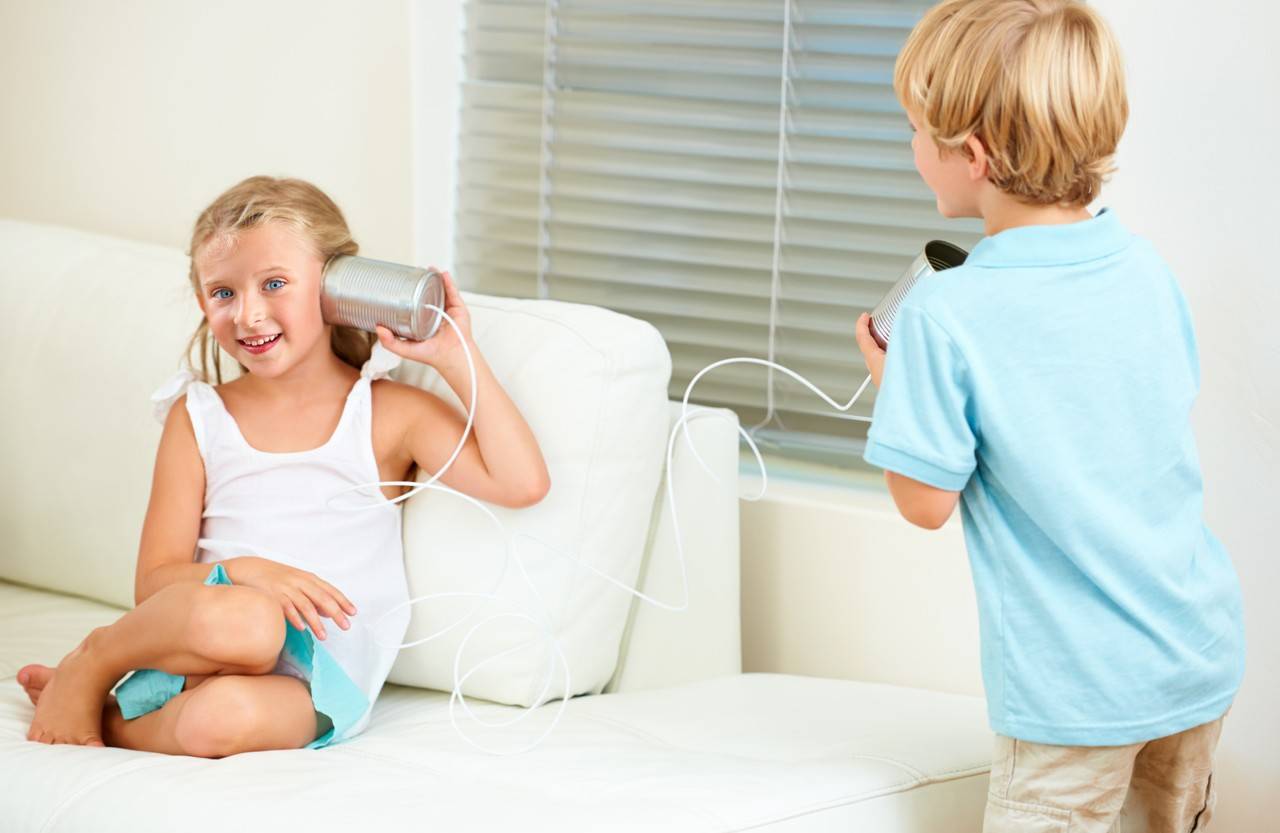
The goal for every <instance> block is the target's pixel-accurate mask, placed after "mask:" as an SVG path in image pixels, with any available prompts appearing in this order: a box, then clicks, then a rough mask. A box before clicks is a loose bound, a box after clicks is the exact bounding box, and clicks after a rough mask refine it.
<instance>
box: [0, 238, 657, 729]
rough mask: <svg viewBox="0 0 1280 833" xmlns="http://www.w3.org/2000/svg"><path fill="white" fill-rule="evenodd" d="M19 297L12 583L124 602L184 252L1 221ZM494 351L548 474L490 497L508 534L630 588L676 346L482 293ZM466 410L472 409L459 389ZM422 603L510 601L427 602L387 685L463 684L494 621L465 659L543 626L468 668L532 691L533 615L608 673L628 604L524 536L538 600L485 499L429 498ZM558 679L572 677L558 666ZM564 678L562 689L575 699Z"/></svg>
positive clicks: (416, 509)
mask: <svg viewBox="0 0 1280 833" xmlns="http://www.w3.org/2000/svg"><path fill="white" fill-rule="evenodd" d="M0 252H2V253H3V255H4V256H3V258H0V289H3V290H4V291H5V297H6V298H7V299H8V300H7V301H6V304H5V306H4V317H3V319H4V320H3V323H4V327H3V328H0V330H2V331H3V333H4V335H3V341H2V343H0V386H3V389H4V390H7V391H14V392H21V393H20V395H15V396H12V397H10V398H9V399H8V400H7V402H6V405H7V407H6V408H5V409H4V413H3V417H2V421H0V457H2V458H3V459H4V460H5V461H6V472H5V473H6V475H7V476H6V477H5V478H4V482H3V483H2V484H0V541H2V542H3V546H0V579H8V580H11V581H16V582H21V583H23V584H29V585H32V586H36V587H46V588H50V589H53V590H59V591H62V592H66V593H72V594H77V595H81V596H85V597H87V598H92V599H97V600H100V601H103V602H107V603H110V604H115V605H119V606H122V607H131V606H132V604H133V588H134V570H135V567H136V560H137V548H138V540H139V534H140V531H141V526H142V520H143V517H144V515H145V512H146V505H147V496H148V494H149V493H150V481H151V473H152V467H153V465H154V460H155V449H156V446H157V444H158V442H159V436H160V426H159V425H158V424H156V422H155V420H154V419H153V418H152V403H151V401H150V399H149V397H150V394H151V393H152V391H153V390H155V389H156V388H157V387H159V386H160V385H161V384H162V383H163V382H164V381H165V380H166V379H167V378H169V377H170V375H171V374H172V373H173V371H174V370H175V369H176V368H177V367H178V363H179V358H180V356H181V353H182V348H183V346H184V345H185V344H186V343H187V339H188V338H189V336H190V334H191V332H192V331H193V330H194V329H195V327H196V324H197V323H198V322H199V320H200V315H199V311H198V308H197V306H196V303H195V300H194V298H193V297H192V295H191V292H190V289H189V286H188V283H187V279H186V274H187V269H188V259H187V257H186V256H185V255H184V254H183V253H182V252H181V251H179V250H177V249H172V248H168V247H163V246H155V245H150V244H144V243H137V242H133V241H128V240H123V239H120V238H114V237H108V236H103V235H95V234H88V233H85V232H80V231H77V230H74V229H68V228H61V227H56V226H45V225H39V224H32V223H21V222H16V221H8V220H2V221H0ZM466 298H467V301H468V304H469V305H471V306H472V312H473V325H474V326H473V332H474V334H475V338H476V341H477V343H478V344H479V345H480V346H481V348H482V349H483V351H484V354H485V357H486V359H487V360H488V362H489V364H490V366H491V367H492V368H493V370H494V373H495V374H496V375H497V377H498V378H499V380H500V381H502V382H503V383H504V385H506V387H507V389H508V392H509V393H510V395H511V396H512V398H513V399H514V401H515V402H516V403H517V404H518V405H519V406H520V407H521V409H522V411H524V413H525V414H526V416H527V418H528V420H529V422H530V424H531V425H532V427H533V429H534V432H535V434H536V435H537V436H538V438H539V441H540V442H541V444H542V447H543V450H544V453H545V455H546V458H547V461H548V465H549V468H550V471H551V479H552V491H551V494H550V495H549V496H548V497H547V499H546V500H544V501H543V502H542V503H541V504H539V505H538V506H536V507H533V508H532V509H528V510H520V511H507V510H501V509H495V511H496V512H497V514H498V516H499V517H500V518H501V519H502V521H503V523H504V524H506V526H507V529H508V530H509V531H512V532H523V533H527V534H533V535H535V536H536V537H537V538H539V539H541V540H543V541H545V542H547V543H548V544H550V545H551V546H553V547H555V548H557V549H558V550H561V551H563V553H566V554H569V555H572V556H574V557H577V558H579V559H581V560H583V561H585V562H586V563H588V564H590V565H592V566H593V567H595V568H596V569H598V570H600V571H601V572H604V573H606V574H608V575H611V576H614V577H616V578H617V579H619V580H620V581H623V582H625V583H628V584H630V583H632V582H634V580H635V578H636V576H637V574H638V572H639V566H640V563H641V559H642V556H643V550H644V545H645V539H646V535H647V532H648V527H649V520H650V516H651V514H652V511H653V506H654V495H655V494H656V492H657V490H658V482H659V477H660V473H661V469H662V463H663V450H664V447H665V442H664V441H665V437H666V430H667V394H666V388H667V381H668V378H669V376H670V358H669V355H668V353H667V350H666V345H665V344H664V343H663V341H662V338H661V337H660V336H659V335H658V333H657V331H656V330H655V329H654V328H653V327H652V326H650V325H649V324H647V323H644V322H642V321H639V320H637V319H633V318H628V317H626V316H623V315H619V314H617V313H613V312H609V311H607V310H603V309H600V308H596V307H587V306H581V305H574V304H564V303H558V302H553V301H513V300H507V299H499V298H487V297H484V296H478V295H467V296H466ZM396 377H397V378H399V379H401V380H402V381H406V382H408V383H411V384H420V385H422V386H423V387H426V388H429V389H432V390H434V391H436V392H437V393H441V394H442V395H446V396H447V397H448V398H451V399H452V393H451V392H449V391H447V390H445V389H444V386H443V383H442V382H441V381H440V380H439V377H438V376H437V374H435V372H434V371H433V370H431V369H430V368H427V367H425V366H424V365H418V364H415V363H405V364H404V365H403V366H402V367H401V368H399V369H398V371H397V373H396ZM454 401H456V400H454ZM405 507H406V508H405V526H404V530H405V554H406V569H407V572H408V576H409V584H410V587H409V589H410V593H411V595H413V596H415V597H416V596H421V595H425V594H431V593H437V592H442V591H443V592H454V593H458V592H462V593H466V592H488V591H494V590H496V594H497V595H498V596H499V597H500V601H496V602H479V601H477V600H475V599H472V598H464V599H461V600H458V599H452V600H450V599H437V600H434V601H427V602H422V603H420V604H417V605H415V607H414V609H413V622H412V624H411V626H410V632H409V634H408V636H407V637H406V640H405V641H406V642H413V641H416V640H420V639H422V638H423V637H426V636H429V635H431V634H434V633H438V632H440V631H441V630H443V629H444V628H447V626H448V625H450V624H452V623H455V622H460V620H461V619H462V617H463V616H464V614H468V613H469V614H471V616H470V617H469V618H467V620H466V621H465V622H461V624H460V626H459V627H456V628H454V629H453V630H452V631H450V632H449V633H447V634H445V635H443V636H442V637H441V638H439V639H435V640H433V641H431V642H428V643H426V644H422V645H419V646H416V647H412V648H406V649H404V650H403V651H402V652H401V654H400V656H399V658H398V660H397V663H396V665H395V667H394V668H393V670H392V674H391V677H390V679H391V680H392V681H393V682H400V683H404V684H412V685H422V686H432V687H436V688H442V689H449V688H451V687H452V685H453V670H454V658H455V654H456V653H457V649H458V646H459V644H460V642H461V640H462V639H463V638H464V637H465V636H466V634H467V633H468V632H469V631H470V629H471V627H472V626H473V625H474V624H475V623H476V622H478V621H479V620H481V619H484V618H486V617H489V616H491V615H493V614H494V613H515V614H519V616H504V617H503V618H499V619H493V620H491V621H490V622H489V624H487V625H484V626H483V627H481V628H480V629H479V630H478V631H477V633H476V634H475V636H474V638H472V639H471V641H470V642H469V643H468V645H467V652H466V656H465V657H463V660H464V669H465V667H467V666H469V665H472V664H474V663H476V662H479V661H482V660H484V659H485V658H488V657H492V656H494V655H496V654H498V653H500V652H502V651H504V650H506V649H507V648H510V647H512V646H519V645H521V644H523V643H524V642H526V641H528V640H529V639H530V638H531V637H534V638H535V641H534V642H533V644H532V645H531V646H530V647H529V648H528V649H527V650H519V651H517V652H514V653H512V654H509V655H507V656H505V657H503V658H502V659H501V660H500V661H498V662H494V663H491V664H488V665H486V666H485V667H484V668H483V669H482V670H481V671H480V672H479V673H477V674H476V675H474V676H473V677H471V678H470V679H469V680H468V683H467V685H466V686H465V688H464V689H463V690H464V691H465V692H466V693H467V694H468V695H473V696H478V697H484V698H487V699H492V700H498V701H501V702H507V703H520V704H527V703H530V702H532V701H533V700H534V699H535V698H536V696H537V695H538V693H539V692H540V690H541V688H542V682H543V675H544V673H545V669H546V666H547V660H548V652H549V650H550V648H549V645H548V643H547V642H546V641H545V640H542V639H536V637H538V636H539V631H538V629H537V628H535V627H534V626H532V625H531V624H530V623H529V622H528V621H527V620H526V619H524V618H520V616H529V617H531V618H533V619H535V620H537V621H544V620H545V621H547V622H548V623H549V626H550V628H551V629H552V630H553V631H554V632H555V633H556V634H557V636H558V638H559V641H560V647H561V649H562V650H563V651H564V654H565V657H566V659H567V663H568V666H569V668H570V671H571V674H570V678H571V681H572V689H573V692H572V693H579V692H585V691H597V690H600V689H601V688H603V686H604V685H605V683H606V682H607V681H608V680H609V678H610V676H611V675H612V673H613V670H614V668H615V665H616V663H617V657H618V651H619V645H620V642H621V639H622V633H623V629H624V627H625V623H626V618H627V611H628V610H629V609H630V606H631V602H632V599H631V597H630V596H629V595H627V594H625V593H623V592H620V591H618V590H616V589H614V588H612V587H610V586H609V585H608V584H606V583H605V582H603V581H601V580H600V579H598V578H595V577H593V576H592V575H591V574H590V573H589V572H587V571H585V570H584V569H583V568H581V567H579V566H575V565H573V564H572V563H570V562H569V561H568V560H567V559H566V558H565V557H564V555H561V554H555V553H551V552H548V551H547V550H546V549H544V548H542V547H541V546H540V545H537V544H533V543H531V542H528V541H527V540H526V541H525V542H524V543H522V545H521V550H520V552H521V554H522V556H523V558H524V563H525V565H526V566H527V567H528V569H529V574H530V578H531V579H532V581H533V583H534V585H535V586H536V588H537V591H536V595H538V596H540V597H541V598H540V599H539V598H535V594H534V592H533V591H531V590H530V589H529V587H528V585H527V584H526V583H525V580H524V578H523V576H522V574H521V572H520V570H519V569H518V568H517V567H516V566H515V565H514V564H506V563H504V560H503V559H502V557H501V556H502V554H503V552H504V542H503V541H502V538H501V536H499V535H498V534H497V533H496V532H495V530H494V528H493V527H492V526H491V525H490V523H489V522H488V521H487V520H486V519H485V518H484V516H483V515H482V514H481V513H480V512H479V511H478V510H476V509H474V508H472V507H469V506H468V505H467V504H465V503H463V502H462V501H461V500H459V499H458V498H455V497H452V496H448V495H443V494H440V493H435V492H424V493H421V494H419V495H418V496H416V497H414V498H413V499H411V500H410V501H408V502H407V503H406V504H405ZM553 679H554V682H556V683H559V681H560V680H562V679H563V677H562V676H561V671H560V670H559V669H556V671H555V677H554V678H553ZM562 687H563V686H561V685H556V686H555V687H554V688H553V689H552V691H551V692H550V693H551V694H553V695H554V694H558V693H560V689H561V688H562Z"/></svg>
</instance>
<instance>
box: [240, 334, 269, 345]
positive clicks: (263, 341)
mask: <svg viewBox="0 0 1280 833" xmlns="http://www.w3.org/2000/svg"><path fill="white" fill-rule="evenodd" d="M275 339H276V336H269V337H268V338H260V339H256V340H253V341H250V340H247V339H246V340H244V343H245V344H247V345H249V346H250V347H261V346H262V345H264V344H266V343H267V342H269V341H274V340H275Z"/></svg>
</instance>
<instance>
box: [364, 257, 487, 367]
mask: <svg viewBox="0 0 1280 833" xmlns="http://www.w3.org/2000/svg"><path fill="white" fill-rule="evenodd" d="M431 268H432V269H434V268H435V267H434V266H433V267H431ZM440 275H441V278H442V279H443V281H444V311H445V312H446V313H448V315H449V317H450V318H452V319H453V320H454V322H455V323H457V325H458V329H459V330H461V331H462V335H463V336H464V337H465V338H466V340H467V346H468V347H471V346H472V344H473V342H472V341H471V313H470V312H468V311H467V306H466V304H464V303H463V302H462V293H461V292H459V291H458V287H457V286H455V285H454V283H453V276H452V275H450V274H449V273H448V272H444V271H441V272H440ZM377 330H378V341H380V342H382V346H383V347H385V348H387V349H388V350H390V351H391V352H392V353H395V354H396V355H397V356H400V357H401V358H405V359H413V360H414V361H415V362H422V363H423V364H429V365H431V366H433V367H435V368H437V369H442V368H445V367H462V366H465V364H466V358H465V356H464V355H463V352H462V346H461V344H459V342H458V334H457V333H455V332H454V330H453V327H450V326H449V322H448V321H445V320H444V319H443V318H442V319H440V326H439V327H438V328H437V329H436V334H435V335H433V336H432V337H431V338H429V339H427V340H426V341H412V340H410V339H403V338H400V337H398V336H397V335H396V334H395V333H393V332H392V331H391V330H389V329H387V328H386V327H384V326H382V325H381V324H379V325H378V327H377Z"/></svg>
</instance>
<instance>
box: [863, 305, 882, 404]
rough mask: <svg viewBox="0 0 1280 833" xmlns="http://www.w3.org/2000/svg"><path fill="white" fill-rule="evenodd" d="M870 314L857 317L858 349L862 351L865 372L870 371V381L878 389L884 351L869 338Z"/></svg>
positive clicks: (865, 313) (866, 313)
mask: <svg viewBox="0 0 1280 833" xmlns="http://www.w3.org/2000/svg"><path fill="white" fill-rule="evenodd" d="M870 325H871V313H869V312H864V313H862V315H860V316H858V328H857V338H858V349H860V350H861V351H862V358H863V359H864V360H865V361H866V363H867V370H869V371H871V381H872V383H873V384H875V386H876V387H877V388H878V387H880V376H881V375H882V374H883V373H884V351H883V350H881V349H880V345H879V344H876V340H875V339H874V338H873V337H872V336H871V326H870Z"/></svg>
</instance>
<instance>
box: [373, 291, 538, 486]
mask: <svg viewBox="0 0 1280 833" xmlns="http://www.w3.org/2000/svg"><path fill="white" fill-rule="evenodd" d="M444 282H445V311H446V312H447V313H448V314H449V316H450V317H452V318H453V319H454V320H455V321H456V322H457V323H458V326H459V329H461V330H462V333H463V338H465V339H466V343H467V347H469V348H470V351H471V357H472V360H473V361H474V362H475V369H476V413H475V423H474V425H473V426H472V432H471V435H470V436H468V437H467V442H466V444H465V445H464V446H463V449H462V451H461V453H459V455H458V459H457V460H455V461H454V463H453V466H452V467H450V469H449V471H448V472H446V473H445V475H444V477H442V478H441V479H440V480H441V482H442V483H444V484H445V485H446V486H449V487H450V488H453V489H457V490H458V491H460V492H463V493H465V494H468V495H471V496H472V497H474V498H477V499H479V500H484V501H487V502H489V503H496V504H498V505H500V506H510V507H524V506H532V505H533V504H535V503H537V502H538V501H540V500H542V498H543V497H544V496H545V495H546V494H547V491H548V490H549V489H550V488H551V478H550V475H549V474H548V473H547V465H546V462H545V461H544V460H543V459H542V450H541V449H540V448H539V447H538V441H537V440H536V439H535V438H534V436H533V431H532V430H531V429H530V428H529V424H528V423H527V422H525V419H524V416H523V415H521V413H520V410H519V409H518V408H517V407H516V405H515V403H514V402H512V401H511V397H509V396H508V395H507V392H506V391H505V390H503V388H502V385H501V384H500V383H499V382H498V380H497V378H496V377H495V376H494V375H493V371H492V370H491V369H490V367H489V363H488V362H487V361H485V358H484V356H483V355H481V353H480V350H479V348H477V347H476V344H475V342H474V341H472V339H471V321H470V315H469V314H468V312H467V309H466V306H465V305H464V304H463V302H462V296H461V294H460V293H459V292H458V290H457V288H456V287H455V286H454V284H453V278H452V277H451V276H450V275H449V273H448V272H445V273H444ZM378 338H379V340H380V341H381V342H382V344H383V346H385V347H386V348H387V349H388V350H390V351H391V352H393V353H396V354H397V355H399V356H402V357H404V358H408V359H413V360H414V361H419V362H423V363H424V364H430V365H431V366H432V367H434V368H435V369H436V370H437V371H438V372H439V373H440V375H441V377H442V378H443V379H444V380H445V382H446V383H447V384H448V385H449V387H451V388H452V389H453V391H454V393H456V394H457V395H458V398H459V400H461V402H462V403H463V406H464V407H466V406H468V405H470V403H471V379H470V376H469V373H468V370H467V360H466V357H465V355H464V353H463V350H462V346H461V343H460V342H459V341H458V337H457V334H456V333H455V332H454V331H453V328H452V327H450V326H449V325H448V323H447V322H444V321H442V322H441V323H440V329H439V331H438V332H437V333H436V335H435V336H433V337H432V338H430V339H428V340H427V341H423V342H413V341H400V340H398V339H396V338H395V336H394V335H393V334H392V333H391V331H389V330H387V329H386V328H382V327H380V328H378ZM395 387H396V389H397V390H396V395H397V397H399V398H400V399H401V401H400V402H399V403H398V404H399V407H401V408H404V409H405V410H406V411H407V413H408V414H409V415H408V417H407V418H406V420H405V425H406V429H405V432H404V435H403V438H402V444H403V455H402V456H406V457H410V458H412V459H413V461H414V462H416V463H417V464H418V467H419V468H421V469H422V470H423V471H426V472H431V473H434V472H436V471H438V470H439V469H440V467H441V466H443V465H444V463H445V462H446V461H447V460H448V456H449V454H451V453H452V451H453V449H454V447H455V446H456V444H457V442H458V437H459V436H460V435H461V434H462V429H463V427H464V425H465V422H466V421H465V418H464V416H463V415H461V414H459V413H457V411H455V410H454V409H453V408H452V407H450V406H449V405H448V404H447V403H445V402H444V401H442V400H441V399H440V398H439V397H437V396H434V395H432V394H430V393H428V392H426V391H423V390H420V389H418V388H415V387H412V386H407V385H397V386H395Z"/></svg>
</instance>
